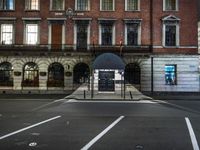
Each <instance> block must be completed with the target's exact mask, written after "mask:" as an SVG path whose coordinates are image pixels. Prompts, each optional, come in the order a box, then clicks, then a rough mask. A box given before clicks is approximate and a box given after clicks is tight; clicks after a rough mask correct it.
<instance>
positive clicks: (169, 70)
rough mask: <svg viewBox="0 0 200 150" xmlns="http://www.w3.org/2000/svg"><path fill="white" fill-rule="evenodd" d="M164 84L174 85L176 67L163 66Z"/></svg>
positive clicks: (175, 82)
mask: <svg viewBox="0 0 200 150" xmlns="http://www.w3.org/2000/svg"><path fill="white" fill-rule="evenodd" d="M165 84H166V85H176V84H177V81H176V65H165Z"/></svg>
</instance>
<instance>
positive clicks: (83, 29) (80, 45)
mask: <svg viewBox="0 0 200 150" xmlns="http://www.w3.org/2000/svg"><path fill="white" fill-rule="evenodd" d="M87 28H88V22H84V21H79V22H77V49H82V50H84V49H87V34H88V33H87Z"/></svg>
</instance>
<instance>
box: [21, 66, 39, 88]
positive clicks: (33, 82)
mask: <svg viewBox="0 0 200 150" xmlns="http://www.w3.org/2000/svg"><path fill="white" fill-rule="evenodd" d="M38 70H39V69H38V66H37V65H36V64H35V63H33V62H29V63H27V64H26V65H25V66H24V69H23V81H22V86H25V87H38V86H39V74H38Z"/></svg>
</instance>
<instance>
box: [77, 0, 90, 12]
mask: <svg viewBox="0 0 200 150" xmlns="http://www.w3.org/2000/svg"><path fill="white" fill-rule="evenodd" d="M89 7H90V4H89V0H76V8H75V9H76V10H78V11H88V10H89V9H90V8H89Z"/></svg>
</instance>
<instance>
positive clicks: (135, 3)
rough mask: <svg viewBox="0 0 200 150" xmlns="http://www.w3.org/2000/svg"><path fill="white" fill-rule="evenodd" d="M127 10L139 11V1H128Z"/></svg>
mask: <svg viewBox="0 0 200 150" xmlns="http://www.w3.org/2000/svg"><path fill="white" fill-rule="evenodd" d="M127 10H138V0H127Z"/></svg>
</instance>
